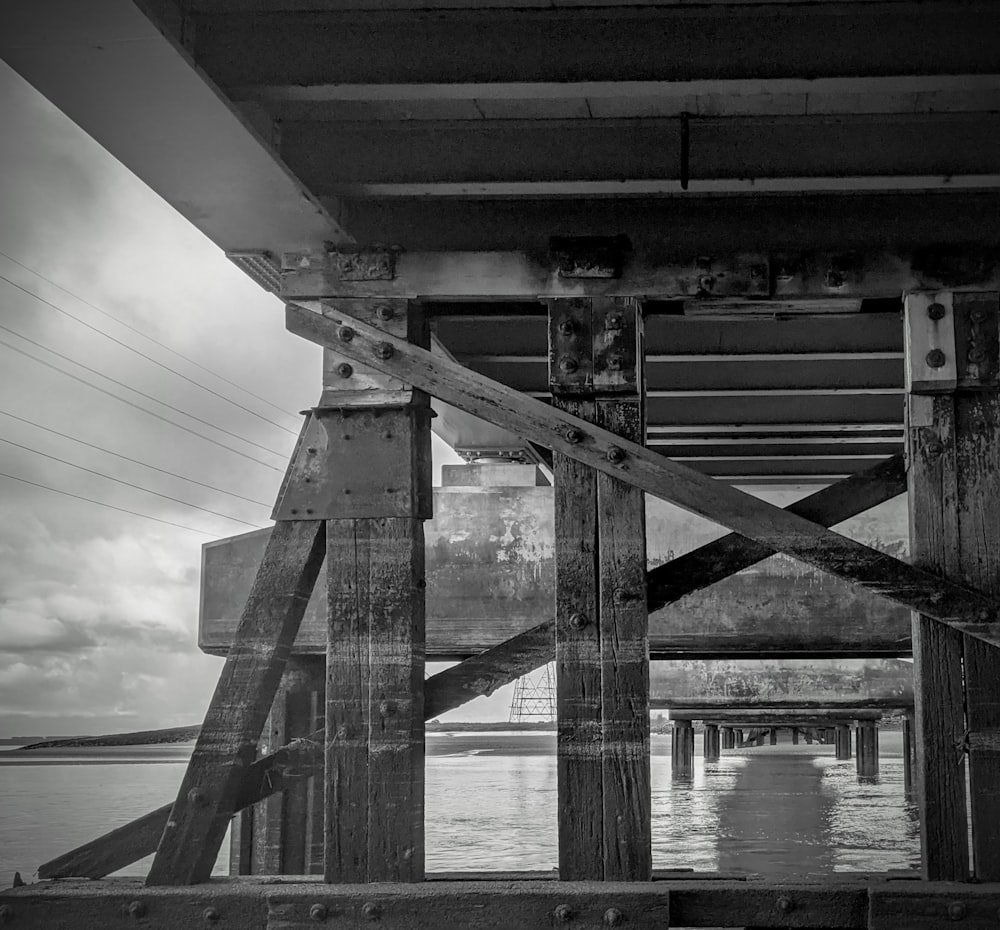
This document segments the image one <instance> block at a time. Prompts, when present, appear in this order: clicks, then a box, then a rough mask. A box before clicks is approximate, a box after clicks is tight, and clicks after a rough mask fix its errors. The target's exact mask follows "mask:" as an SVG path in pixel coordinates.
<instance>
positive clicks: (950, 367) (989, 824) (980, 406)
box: [906, 292, 1000, 881]
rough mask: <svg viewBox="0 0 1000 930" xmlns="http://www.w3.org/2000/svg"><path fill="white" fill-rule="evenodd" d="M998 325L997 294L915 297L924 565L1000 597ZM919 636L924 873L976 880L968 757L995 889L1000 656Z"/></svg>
mask: <svg viewBox="0 0 1000 930" xmlns="http://www.w3.org/2000/svg"><path fill="white" fill-rule="evenodd" d="M998 322H1000V300H998V295H997V294H996V293H982V294H974V293H952V292H934V293H917V294H911V295H909V296H908V297H907V300H906V326H907V332H906V335H907V352H908V356H909V357H908V364H907V375H908V379H907V380H908V384H909V386H910V390H911V394H910V397H909V401H908V410H907V413H908V427H909V442H910V462H911V466H910V481H911V495H910V513H911V536H912V551H913V555H914V562H915V563H916V564H919V565H922V566H925V567H927V568H930V569H933V570H935V571H938V572H940V573H941V574H942V575H943V576H945V577H949V578H954V579H956V580H958V581H960V582H961V583H963V584H971V585H974V586H976V587H977V588H979V589H981V590H983V591H986V592H988V593H990V594H994V595H995V594H996V593H997V591H998V590H1000V561H998V558H1000V557H998V555H997V549H998V543H1000V511H998V509H997V508H998V507H1000V503H998V498H1000V494H998V489H1000V432H998V430H997V427H996V424H997V422H998V420H1000V396H998V372H1000V361H998V355H1000V343H998ZM913 639H914V674H915V677H916V695H917V702H916V729H917V738H916V745H917V768H918V771H917V784H918V786H920V794H919V797H920V804H921V827H922V836H923V841H924V842H923V850H924V869H925V872H926V875H927V877H928V878H949V879H959V878H964V877H965V875H966V874H967V872H968V854H967V846H968V844H967V839H966V815H965V810H966V797H965V772H964V754H963V750H965V751H967V752H968V756H969V787H970V792H971V796H970V798H969V803H970V810H971V818H970V822H971V826H972V845H973V861H974V870H975V874H976V876H977V877H978V878H981V879H983V880H987V881H989V880H997V879H998V878H1000V750H998V748H997V739H996V733H997V732H998V730H1000V679H998V676H997V673H996V667H997V660H998V653H997V651H996V648H994V647H991V646H988V645H986V644H980V643H978V642H976V641H974V640H971V639H969V638H968V637H961V636H959V635H958V634H955V633H953V632H951V631H944V630H941V629H940V628H939V627H938V626H935V625H933V624H931V623H929V622H928V621H927V619H926V617H920V616H918V617H915V618H914V635H913ZM963 673H964V691H963ZM963 705H964V714H963ZM956 747H958V748H956Z"/></svg>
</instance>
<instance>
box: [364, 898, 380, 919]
mask: <svg viewBox="0 0 1000 930" xmlns="http://www.w3.org/2000/svg"><path fill="white" fill-rule="evenodd" d="M361 913H362V914H364V916H365V919H366V920H378V919H379V917H381V916H382V908H381V907H380V906H379V905H378V904H376V903H375V902H374V901H366V902H365V903H364V905H362V907H361Z"/></svg>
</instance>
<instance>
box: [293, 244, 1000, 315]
mask: <svg viewBox="0 0 1000 930" xmlns="http://www.w3.org/2000/svg"><path fill="white" fill-rule="evenodd" d="M548 248H549V242H548V241H546V243H545V246H544V251H546V252H547V251H548ZM963 254H964V255H965V258H966V261H965V262H964V263H963V262H962V261H961V256H962V255H963ZM970 259H971V260H970ZM970 266H971V268H970ZM282 267H283V272H282V284H281V293H282V296H283V297H284V298H285V299H287V300H295V301H303V300H315V299H319V298H321V297H327V296H329V295H331V294H333V295H340V296H341V297H342V298H345V299H346V298H351V297H353V298H364V297H375V296H380V295H381V296H385V295H390V296H393V297H395V298H397V299H398V298H406V297H415V296H418V295H419V296H421V297H423V298H425V299H441V300H455V299H461V298H466V299H478V300H484V299H487V298H494V299H502V300H511V301H512V300H537V299H538V298H539V297H540V296H541V297H552V298H556V297H567V298H569V297H574V296H583V295H589V296H602V295H643V296H645V297H651V298H662V299H671V300H676V299H682V298H687V299H690V300H692V301H703V300H705V299H706V298H712V299H713V300H715V301H716V302H717V301H719V300H720V299H722V298H731V299H733V300H737V301H740V302H744V303H745V302H748V301H764V303H758V304H755V305H753V308H754V309H756V310H757V311H759V312H760V313H770V314H771V315H773V314H774V313H775V312H779V311H780V310H782V309H784V310H793V309H794V306H793V305H795V304H796V302H798V305H800V309H806V308H808V307H809V306H813V307H814V308H816V309H817V311H818V312H822V310H823V308H826V309H827V310H834V309H838V308H839V310H840V312H842V313H846V312H855V311H857V310H858V309H859V307H860V299H861V298H864V297H898V295H899V293H900V292H901V291H903V290H907V289H913V288H919V287H934V286H940V279H941V278H947V279H951V281H952V283H954V280H955V278H956V277H957V275H959V274H961V273H962V271H963V270H964V271H965V273H966V274H967V275H969V278H968V280H967V283H966V282H963V285H962V286H967V287H972V286H979V287H982V288H988V287H995V286H997V285H998V284H1000V249H997V248H995V247H989V246H983V245H976V246H967V247H965V248H964V249H963V250H962V251H961V252H957V253H956V250H954V249H948V248H941V249H937V250H933V249H923V250H921V249H912V248H911V249H900V250H898V251H895V252H889V251H884V250H878V249H867V250H863V251H854V252H843V251H840V252H838V251H836V250H832V249H831V250H824V251H817V252H802V251H801V250H794V249H790V250H788V251H778V250H761V249H757V250H754V249H747V250H742V251H738V252H733V251H722V250H720V251H718V252H716V253H715V254H714V255H711V256H708V257H705V256H702V257H698V256H695V255H671V256H668V257H667V258H666V259H665V258H664V256H663V255H662V249H661V245H660V243H659V240H657V241H656V242H655V243H653V242H650V243H648V245H647V244H644V243H643V242H636V243H635V244H634V246H633V251H631V252H629V253H628V254H627V255H626V256H625V258H624V264H623V267H622V269H621V273H620V274H619V275H616V276H613V277H591V278H572V279H570V278H565V277H562V276H561V275H560V274H559V272H558V270H557V268H556V263H555V262H554V261H553V260H551V258H550V260H548V261H546V260H545V259H544V258H540V257H539V256H538V255H537V253H526V252H522V251H441V252H438V251H427V252H422V251H412V252H404V253H402V254H400V255H399V256H398V257H397V259H396V263H395V268H394V276H393V278H392V279H391V280H386V281H365V280H355V279H353V278H344V276H343V274H342V273H341V271H340V266H339V263H338V258H337V253H325V252H289V253H286V254H285V255H284V256H283V257H282ZM732 309H734V310H741V312H742V313H743V314H744V315H745V314H746V312H747V309H748V307H747V306H743V307H742V308H732Z"/></svg>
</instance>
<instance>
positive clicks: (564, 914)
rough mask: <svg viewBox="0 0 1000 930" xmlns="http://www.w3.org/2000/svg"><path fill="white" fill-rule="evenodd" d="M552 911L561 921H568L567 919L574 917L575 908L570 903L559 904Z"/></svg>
mask: <svg viewBox="0 0 1000 930" xmlns="http://www.w3.org/2000/svg"><path fill="white" fill-rule="evenodd" d="M552 913H553V915H554V916H555V919H556V920H558V921H559V922H560V923H566V921H568V920H572V919H573V908H571V907H570V906H569V905H568V904H557V905H556V909H555V910H554V911H553V912H552Z"/></svg>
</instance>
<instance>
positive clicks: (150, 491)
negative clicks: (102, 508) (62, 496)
mask: <svg viewBox="0 0 1000 930" xmlns="http://www.w3.org/2000/svg"><path fill="white" fill-rule="evenodd" d="M0 442H5V443H7V445H8V446H14V447H15V448H17V449H24V451H25V452H33V453H34V454H35V455H40V456H42V458H46V459H51V460H52V461H53V462H58V463H59V464H60V465H68V466H69V467H70V468H78V469H79V470H80V471H85V472H87V473H88V474H90V475H97V477H98V478H104V479H106V480H107V481H114V482H115V483H116V484H123V485H125V487H127V488H135V489H136V490H137V491H144V492H145V493H146V494H155V495H156V496H157V497H162V498H163V499H164V500H167V501H173V502H174V503H175V504H183V505H184V506H185V507H192V508H194V509H195V510H200V511H202V513H210V514H211V515H212V516H213V517H222V518H223V519H225V520H232V521H233V523H242V524H243V525H244V526H252V527H253V528H254V529H255V530H259V529H261V526H260V524H258V523H250V522H249V521H247V520H241V519H240V518H239V517H231V516H229V514H227V513H219V511H218V510H209V509H208V508H207V507H200V506H199V505H198V504H192V503H191V502H190V501H185V500H181V499H180V498H179V497H171V496H170V495H169V494H161V493H160V492H159V491H154V490H153V489H152V488H146V487H143V486H142V485H141V484H133V483H132V482H131V481H125V480H124V479H122V478H115V477H112V476H111V475H106V474H104V472H102V471H95V470H94V469H93V468H87V467H86V466H84V465H77V464H76V463H75V462H68V461H66V459H61V458H59V456H57V455H49V453H48V452H40V451H39V450H38V449H32V448H31V446H25V445H22V444H21V443H19V442H14V440H13V439H4V438H3V436H0Z"/></svg>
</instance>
